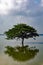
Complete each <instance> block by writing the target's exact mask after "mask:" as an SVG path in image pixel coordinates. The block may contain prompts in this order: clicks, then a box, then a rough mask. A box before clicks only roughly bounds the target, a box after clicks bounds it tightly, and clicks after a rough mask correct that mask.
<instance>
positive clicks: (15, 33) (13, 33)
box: [5, 24, 39, 39]
mask: <svg viewBox="0 0 43 65" xmlns="http://www.w3.org/2000/svg"><path fill="white" fill-rule="evenodd" d="M5 34H6V35H7V39H14V38H16V37H17V38H21V39H22V38H26V39H28V38H33V37H36V36H39V35H38V33H37V31H36V30H35V29H34V28H33V27H31V26H29V25H26V24H17V25H14V27H13V28H12V29H9V30H8V31H7V32H5Z"/></svg>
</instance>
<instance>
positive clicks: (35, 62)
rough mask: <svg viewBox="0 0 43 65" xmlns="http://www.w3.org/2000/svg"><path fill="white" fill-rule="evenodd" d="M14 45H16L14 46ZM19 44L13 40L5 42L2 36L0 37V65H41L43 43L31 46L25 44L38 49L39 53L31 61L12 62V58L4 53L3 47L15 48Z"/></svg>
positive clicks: (42, 60)
mask: <svg viewBox="0 0 43 65" xmlns="http://www.w3.org/2000/svg"><path fill="white" fill-rule="evenodd" d="M15 43H16V44H15ZM18 43H19V44H18ZM20 43H21V42H19V41H18V42H16V41H15V40H10V41H9V40H6V39H5V38H4V36H0V65H43V42H42V44H41V42H39V43H40V44H39V43H35V42H34V44H32V43H30V44H29V42H28V43H27V44H28V45H29V46H36V47H37V48H38V49H39V53H38V54H37V55H36V56H35V57H34V58H33V59H31V60H28V61H26V62H18V61H15V60H13V58H12V57H9V56H8V55H6V54H5V53H4V50H5V46H7V45H9V46H16V45H20Z"/></svg>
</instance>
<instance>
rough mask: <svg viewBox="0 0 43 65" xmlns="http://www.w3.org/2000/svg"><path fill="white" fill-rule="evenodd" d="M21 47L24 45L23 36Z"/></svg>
mask: <svg viewBox="0 0 43 65" xmlns="http://www.w3.org/2000/svg"><path fill="white" fill-rule="evenodd" d="M22 47H24V38H22Z"/></svg>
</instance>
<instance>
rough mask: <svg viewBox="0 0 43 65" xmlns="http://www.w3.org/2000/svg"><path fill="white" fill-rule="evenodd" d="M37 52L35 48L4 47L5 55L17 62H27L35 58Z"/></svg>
mask: <svg viewBox="0 0 43 65" xmlns="http://www.w3.org/2000/svg"><path fill="white" fill-rule="evenodd" d="M38 52H39V49H36V48H34V47H33V48H32V49H31V48H30V47H28V46H24V47H20V46H17V47H10V46H7V47H6V51H5V53H6V54H8V55H9V56H11V57H12V58H13V59H14V60H17V61H27V60H30V59H32V58H34V57H35V55H37V53H38Z"/></svg>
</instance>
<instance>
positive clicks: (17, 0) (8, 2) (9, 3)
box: [0, 0, 27, 14]
mask: <svg viewBox="0 0 43 65" xmlns="http://www.w3.org/2000/svg"><path fill="white" fill-rule="evenodd" d="M26 2H27V0H1V1H0V14H8V12H9V11H10V10H21V9H25V7H26Z"/></svg>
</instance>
